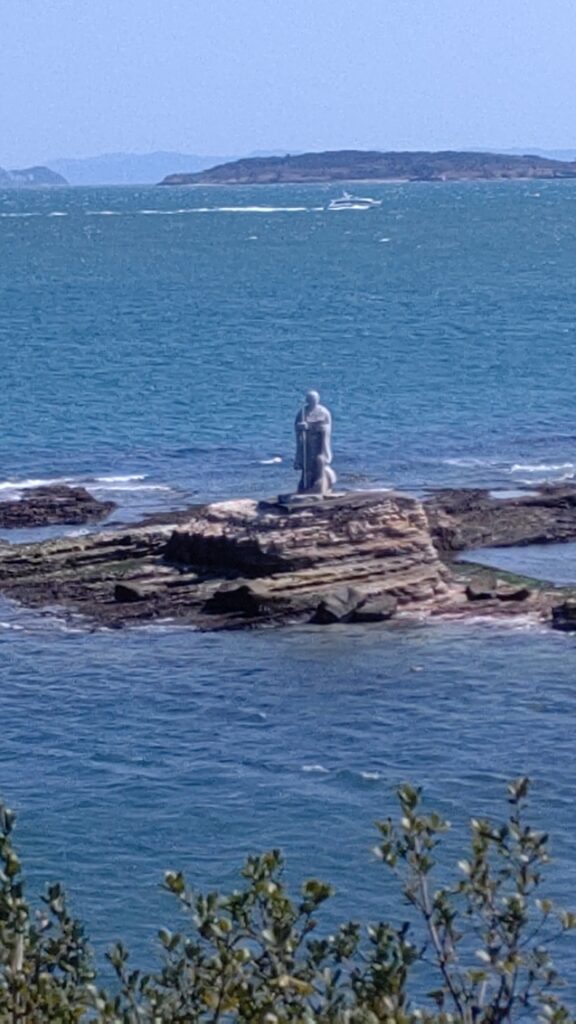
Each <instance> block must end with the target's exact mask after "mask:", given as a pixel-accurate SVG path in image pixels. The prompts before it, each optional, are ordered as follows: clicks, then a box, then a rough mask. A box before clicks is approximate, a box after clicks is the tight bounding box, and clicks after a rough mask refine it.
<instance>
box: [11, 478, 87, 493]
mask: <svg viewBox="0 0 576 1024" xmlns="http://www.w3.org/2000/svg"><path fill="white" fill-rule="evenodd" d="M70 483H73V479H72V477H67V476H59V477H51V478H49V479H44V478H40V477H38V478H31V479H28V480H0V491H29V490H32V489H33V488H35V487H55V486H57V484H70Z"/></svg>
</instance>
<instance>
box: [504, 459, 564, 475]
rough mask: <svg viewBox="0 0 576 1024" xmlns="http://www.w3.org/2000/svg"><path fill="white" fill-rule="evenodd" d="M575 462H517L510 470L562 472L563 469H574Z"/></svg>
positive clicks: (518, 471)
mask: <svg viewBox="0 0 576 1024" xmlns="http://www.w3.org/2000/svg"><path fill="white" fill-rule="evenodd" d="M574 468H575V467H574V463H573V462H559V463H552V462H551V463H548V462H539V463H530V462H527V463H524V462H516V463H514V465H513V466H512V469H511V470H510V472H511V473H560V472H561V470H569V469H571V470H574Z"/></svg>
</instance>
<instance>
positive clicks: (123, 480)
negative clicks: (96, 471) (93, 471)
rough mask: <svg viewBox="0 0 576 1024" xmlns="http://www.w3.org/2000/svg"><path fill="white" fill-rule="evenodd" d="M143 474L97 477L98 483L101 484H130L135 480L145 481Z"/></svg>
mask: <svg viewBox="0 0 576 1024" xmlns="http://www.w3.org/2000/svg"><path fill="white" fill-rule="evenodd" d="M145 479H146V477H145V475H144V474H143V473H130V474H129V475H128V476H97V477H96V483H100V484H130V483H132V481H134V480H145Z"/></svg>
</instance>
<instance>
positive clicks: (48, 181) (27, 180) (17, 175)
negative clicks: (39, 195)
mask: <svg viewBox="0 0 576 1024" xmlns="http://www.w3.org/2000/svg"><path fill="white" fill-rule="evenodd" d="M67 184H68V182H67V181H66V178H63V177H62V175H61V174H57V173H56V172H55V171H51V170H50V168H49V167H25V168H23V169H22V170H19V171H5V170H4V168H3V167H0V186H1V187H2V188H27V187H30V186H34V185H67Z"/></svg>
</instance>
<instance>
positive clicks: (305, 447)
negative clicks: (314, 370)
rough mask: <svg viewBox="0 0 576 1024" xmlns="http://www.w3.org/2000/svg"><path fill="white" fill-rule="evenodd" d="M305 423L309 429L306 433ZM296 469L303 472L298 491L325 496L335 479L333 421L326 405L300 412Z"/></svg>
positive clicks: (297, 418) (297, 423)
mask: <svg viewBox="0 0 576 1024" xmlns="http://www.w3.org/2000/svg"><path fill="white" fill-rule="evenodd" d="M303 423H305V424H306V427H307V429H306V430H302V429H301V426H302V424H303ZM295 428H296V460H295V468H296V469H300V470H301V471H302V476H301V478H300V483H299V485H298V491H299V492H300V493H301V494H302V493H307V492H308V493H311V494H325V493H326V492H327V491H329V490H330V487H331V485H332V483H333V481H334V479H335V477H334V474H333V472H332V470H330V468H329V466H330V463H331V462H332V448H331V433H332V417H331V416H330V413H329V412H328V409H325V408H324V406H323V405H317V406H316V407H315V408H314V409H311V410H309V411H308V410H306V408H303V409H301V410H300V412H299V413H298V415H297V417H296V423H295Z"/></svg>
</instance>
